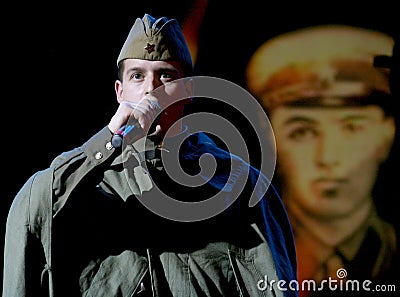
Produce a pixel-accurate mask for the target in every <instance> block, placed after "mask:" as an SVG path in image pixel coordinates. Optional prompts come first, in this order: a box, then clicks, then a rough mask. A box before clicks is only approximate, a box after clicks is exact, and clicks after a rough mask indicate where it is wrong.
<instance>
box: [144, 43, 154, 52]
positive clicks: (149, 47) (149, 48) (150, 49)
mask: <svg viewBox="0 0 400 297" xmlns="http://www.w3.org/2000/svg"><path fill="white" fill-rule="evenodd" d="M154 47H155V45H154V44H150V43H147V45H146V46H145V47H144V49H145V50H147V52H148V53H149V54H150V53H151V52H153V51H154Z"/></svg>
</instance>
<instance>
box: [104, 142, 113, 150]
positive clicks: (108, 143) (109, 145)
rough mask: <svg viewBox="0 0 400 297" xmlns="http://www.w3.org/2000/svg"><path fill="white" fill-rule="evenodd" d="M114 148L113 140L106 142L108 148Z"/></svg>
mask: <svg viewBox="0 0 400 297" xmlns="http://www.w3.org/2000/svg"><path fill="white" fill-rule="evenodd" d="M113 148H114V147H113V145H112V144H111V141H109V142H107V143H106V149H108V150H112V149H113Z"/></svg>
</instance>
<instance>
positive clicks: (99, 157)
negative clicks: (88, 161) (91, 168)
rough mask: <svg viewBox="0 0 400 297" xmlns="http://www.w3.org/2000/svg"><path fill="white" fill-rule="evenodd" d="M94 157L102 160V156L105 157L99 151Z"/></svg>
mask: <svg viewBox="0 0 400 297" xmlns="http://www.w3.org/2000/svg"><path fill="white" fill-rule="evenodd" d="M94 157H95V159H96V160H100V159H101V158H103V154H102V153H100V152H98V153H96V155H94Z"/></svg>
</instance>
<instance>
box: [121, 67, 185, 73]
mask: <svg viewBox="0 0 400 297" xmlns="http://www.w3.org/2000/svg"><path fill="white" fill-rule="evenodd" d="M134 71H139V72H145V69H144V68H143V67H132V68H129V69H127V73H129V72H134ZM155 71H156V72H174V73H179V70H178V69H176V68H175V67H171V68H169V67H162V68H157V69H155Z"/></svg>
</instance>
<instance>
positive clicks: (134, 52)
mask: <svg viewBox="0 0 400 297" xmlns="http://www.w3.org/2000/svg"><path fill="white" fill-rule="evenodd" d="M125 59H143V60H150V61H166V60H169V61H178V62H181V63H182V66H183V69H184V71H185V73H186V75H188V74H191V72H192V70H193V64H192V58H191V55H190V51H189V48H188V45H187V43H186V40H185V38H184V35H183V33H182V30H181V27H180V25H179V24H178V22H177V20H176V19H167V18H166V17H162V18H159V19H155V18H154V17H152V16H151V15H149V14H145V15H144V17H143V18H137V19H136V21H135V23H134V24H133V26H132V28H131V30H130V32H129V34H128V37H127V39H126V40H125V43H124V45H123V46H122V49H121V52H120V54H119V56H118V59H117V66H119V64H120V62H121V61H123V60H125Z"/></svg>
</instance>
